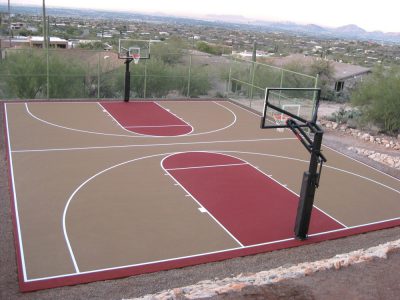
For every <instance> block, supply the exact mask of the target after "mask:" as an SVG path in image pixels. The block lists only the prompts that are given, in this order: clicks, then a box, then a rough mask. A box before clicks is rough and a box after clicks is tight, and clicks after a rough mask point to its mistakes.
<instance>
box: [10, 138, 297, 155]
mask: <svg viewBox="0 0 400 300" xmlns="http://www.w3.org/2000/svg"><path fill="white" fill-rule="evenodd" d="M285 140H297V139H296V138H270V139H250V140H226V141H207V142H182V143H165V144H164V143H157V144H129V145H121V146H95V147H76V148H49V149H25V150H13V151H12V152H13V153H29V152H52V151H81V150H98V149H114V148H116V149H118V148H135V147H160V146H182V145H203V144H204V145H206V144H221V143H222V144H224V143H228V144H229V143H247V142H264V141H285Z"/></svg>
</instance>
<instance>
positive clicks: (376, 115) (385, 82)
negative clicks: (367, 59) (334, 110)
mask: <svg viewBox="0 0 400 300" xmlns="http://www.w3.org/2000/svg"><path fill="white" fill-rule="evenodd" d="M399 86H400V68H399V67H393V68H391V69H388V70H386V69H384V68H383V67H382V66H380V67H377V68H376V69H375V70H374V71H373V72H372V76H370V77H369V78H368V79H366V80H365V81H363V82H362V83H361V84H360V85H359V86H358V88H357V89H356V90H355V91H354V92H353V93H352V95H351V103H352V104H353V105H355V106H358V107H359V108H360V110H361V111H362V115H363V120H364V122H372V123H374V124H376V125H378V126H379V127H380V128H381V129H382V130H384V131H386V132H388V133H392V134H395V133H398V132H399V131H400V117H399V116H400V89H399Z"/></svg>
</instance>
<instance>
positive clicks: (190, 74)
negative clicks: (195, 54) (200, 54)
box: [187, 53, 192, 98]
mask: <svg viewBox="0 0 400 300" xmlns="http://www.w3.org/2000/svg"><path fill="white" fill-rule="evenodd" d="M188 76H189V77H188V87H187V97H188V98H190V81H191V80H192V53H190V54H189V75H188Z"/></svg>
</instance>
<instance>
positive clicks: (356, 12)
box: [0, 0, 400, 32]
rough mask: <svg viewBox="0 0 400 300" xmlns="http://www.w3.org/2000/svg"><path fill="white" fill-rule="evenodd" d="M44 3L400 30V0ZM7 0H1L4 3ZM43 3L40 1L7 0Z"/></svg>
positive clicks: (86, 0) (63, 0) (92, 0)
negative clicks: (236, 16)
mask: <svg viewBox="0 0 400 300" xmlns="http://www.w3.org/2000/svg"><path fill="white" fill-rule="evenodd" d="M45 1H46V6H58V7H69V8H94V9H105V10H118V11H134V12H145V13H165V14H171V15H176V16H186V17H200V16H202V15H238V16H243V17H246V18H250V19H257V20H267V21H291V22H295V23H300V24H317V25H322V26H327V27H339V26H343V25H348V24H356V25H358V26H360V27H361V28H363V29H365V30H367V31H374V30H380V31H384V32H400V20H399V14H400V13H399V12H400V1H399V0H379V1H376V0H374V1H372V0H329V1H328V0H263V1H260V0H253V1H245V0H197V1H193V0H140V1H129V0H128V1H127V0H45ZM7 2H8V0H0V3H7ZM10 2H11V5H13V4H19V5H21V4H35V5H42V2H43V1H42V0H10Z"/></svg>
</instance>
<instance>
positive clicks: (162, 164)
mask: <svg viewBox="0 0 400 300" xmlns="http://www.w3.org/2000/svg"><path fill="white" fill-rule="evenodd" d="M182 153H185V152H176V153H173V154H170V155H167V156H165V157H164V158H163V159H162V160H161V162H160V166H161V168H162V169H163V170H164V171H167V172H168V170H167V169H165V168H164V160H166V159H167V158H169V157H171V156H174V155H177V154H182ZM168 173H169V172H168ZM169 175H170V177H171V178H172V179H173V180H174V181H175V183H177V184H178V185H179V186H180V187H181V188H182V190H184V191H185V193H186V194H187V195H190V197H191V198H192V199H193V200H194V201H195V202H196V203H197V205H199V206H200V209H202V210H205V211H207V213H208V215H209V216H210V217H211V218H212V219H213V220H214V221H215V222H216V223H217V224H218V225H219V226H220V227H221V228H222V229H223V230H224V231H225V232H226V233H227V234H228V235H229V236H230V237H231V238H232V239H233V240H234V241H235V242H236V243H238V244H239V245H240V247H242V248H243V247H244V245H243V244H242V243H241V242H240V241H239V240H238V239H237V238H236V237H235V236H234V235H233V234H232V233H231V232H230V231H229V230H228V229H227V228H226V227H225V226H224V225H223V224H222V223H221V222H220V221H218V219H217V218H216V217H214V216H213V215H212V214H211V213H210V212H209V211H208V210H207V209H206V208H205V207H204V206H203V204H201V203H200V202H199V201H198V200H197V199H196V198H195V197H194V196H193V195H192V194H191V193H190V192H189V191H188V190H187V189H186V188H185V187H184V186H183V185H182V184H181V183H180V182H179V181H178V180H176V179H175V177H174V176H172V175H171V174H170V173H169Z"/></svg>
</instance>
